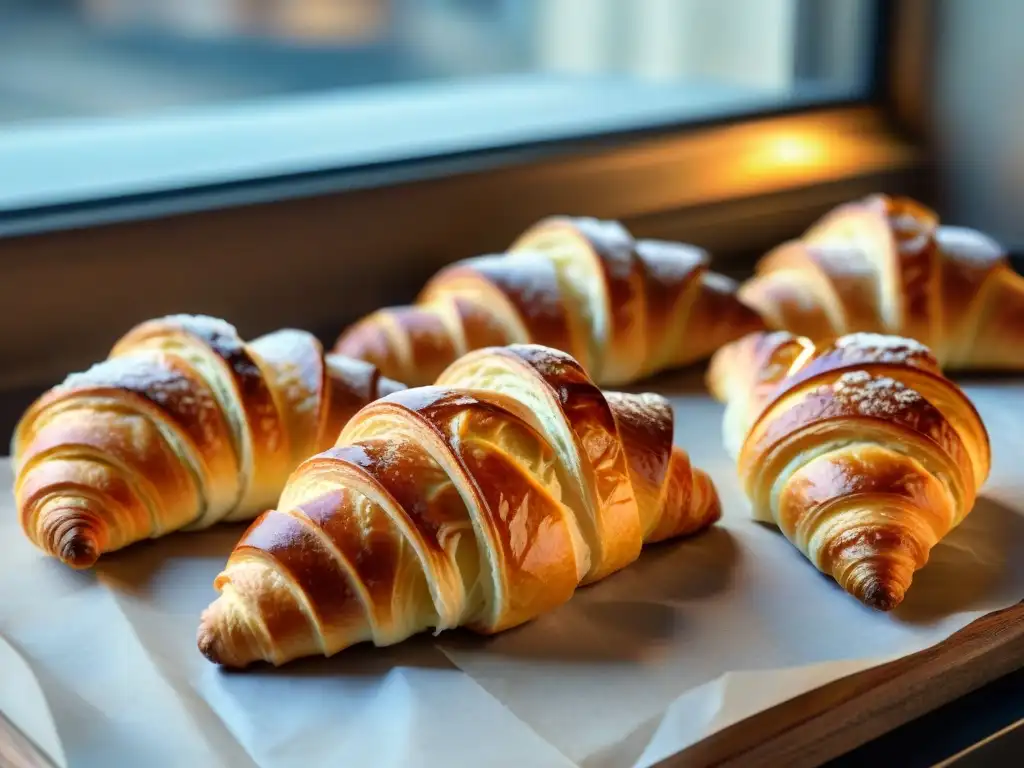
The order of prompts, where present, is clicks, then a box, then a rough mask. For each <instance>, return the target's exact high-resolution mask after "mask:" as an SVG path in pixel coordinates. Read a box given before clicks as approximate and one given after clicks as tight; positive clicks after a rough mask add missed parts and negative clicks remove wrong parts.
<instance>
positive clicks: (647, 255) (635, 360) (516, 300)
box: [334, 217, 764, 386]
mask: <svg viewBox="0 0 1024 768" xmlns="http://www.w3.org/2000/svg"><path fill="white" fill-rule="evenodd" d="M708 258H709V257H708V254H707V253H706V252H705V251H703V250H701V249H699V248H695V247H693V246H689V245H683V244H681V243H671V242H664V241H659V240H634V239H633V237H632V235H630V233H629V232H628V231H626V229H625V228H624V227H623V226H622V225H621V224H619V223H617V222H613V221H599V220H597V219H592V218H568V217H553V218H548V219H544V220H542V221H541V222H539V223H537V224H535V225H534V226H533V227H531V228H530V229H528V230H527V231H526V232H524V233H523V234H522V235H521V236H520V237H519V238H518V239H517V240H516V241H515V242H514V243H513V244H512V246H511V247H510V248H509V250H508V252H507V253H505V254H501V255H488V256H478V257H475V258H470V259H465V260H462V261H459V262H456V263H455V264H452V265H449V266H448V267H446V268H444V269H442V270H441V271H440V272H438V273H437V274H436V275H435V276H434V277H433V278H432V279H431V280H429V281H428V282H427V285H426V286H425V287H424V289H423V290H422V292H421V293H420V295H419V297H418V299H417V301H416V304H415V305H413V306H410V307H392V308H388V309H382V310H378V311H377V312H374V313H373V314H371V315H368V316H367V317H365V318H364V319H363V320H361V321H359V322H357V323H356V324H355V325H353V326H352V327H350V328H349V329H348V330H346V331H345V332H344V333H342V335H341V336H340V338H339V339H338V341H337V344H336V345H335V348H334V350H335V352H337V353H338V354H342V355H348V356H351V357H356V358H360V359H364V360H369V361H370V362H372V363H374V364H375V365H377V366H378V367H379V368H380V369H381V371H383V372H384V373H385V375H388V376H391V377H393V378H397V379H398V380H400V381H404V382H406V383H407V384H409V385H410V386H414V385H416V386H418V385H423V384H431V383H433V381H434V380H435V379H436V378H437V376H438V374H440V372H441V371H442V370H443V369H444V368H445V367H446V366H448V365H449V364H450V363H452V362H453V361H455V360H456V359H457V358H459V357H461V356H462V355H463V354H465V353H466V352H468V351H471V350H474V349H480V348H483V347H488V346H500V345H504V344H519V343H527V342H530V343H536V344H541V345H544V346H548V347H553V348H555V349H559V350H562V351H564V352H568V353H569V354H570V355H572V356H573V357H574V358H575V359H576V360H578V361H579V362H580V363H581V364H582V365H583V367H584V369H585V370H586V371H587V372H588V373H589V374H590V376H591V378H592V379H593V380H594V381H595V382H597V383H598V384H599V385H601V386H618V385H623V384H627V383H631V382H633V381H636V380H638V379H641V378H643V377H645V376H648V375H651V374H654V373H657V372H659V371H662V370H666V369H669V368H674V367H679V366H683V365H687V364H689V363H693V362H696V361H698V360H703V359H706V358H707V357H709V356H710V355H711V353H712V352H713V351H714V350H716V349H717V348H719V347H720V346H722V345H723V344H725V343H726V342H728V341H731V340H733V339H736V338H739V337H740V336H742V335H743V334H745V333H748V332H750V331H754V330H758V329H761V328H763V327H764V325H763V323H762V321H761V319H760V318H759V317H758V315H757V314H756V313H755V312H754V311H752V310H751V309H750V308H748V307H746V306H744V305H743V304H742V303H741V302H740V301H738V300H737V298H736V295H735V293H736V288H737V285H736V284H735V283H734V282H733V281H732V280H730V279H729V278H726V277H724V276H723V275H720V274H717V273H714V272H710V271H708Z"/></svg>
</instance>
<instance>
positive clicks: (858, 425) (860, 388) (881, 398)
mask: <svg viewBox="0 0 1024 768" xmlns="http://www.w3.org/2000/svg"><path fill="white" fill-rule="evenodd" d="M708 385H709V388H710V389H711V391H712V393H713V394H714V395H715V397H717V398H718V399H719V400H721V401H724V402H726V404H727V405H726V417H725V421H724V427H723V429H724V431H725V442H726V445H727V447H728V448H729V450H730V452H731V453H732V454H733V456H734V457H735V458H736V459H737V461H738V471H739V476H740V480H741V482H742V484H743V487H744V490H745V491H746V494H747V496H748V497H749V499H750V501H751V506H752V510H753V515H754V517H755V519H758V520H761V521H764V522H769V523H774V524H776V525H778V527H779V528H780V529H781V530H782V532H783V533H784V534H785V536H786V538H788V539H789V540H790V541H791V542H792V543H793V544H794V545H795V546H796V547H797V548H798V549H799V550H800V551H801V552H803V554H804V555H806V556H807V558H808V559H809V560H810V561H811V562H812V563H814V565H815V566H817V568H818V569H819V570H820V571H822V572H823V573H826V574H829V575H831V576H832V577H833V578H835V580H836V581H837V582H838V583H839V585H840V586H842V587H843V589H845V590H846V591H847V592H849V593H850V594H851V595H853V596H854V597H856V598H857V599H858V600H860V601H861V602H863V603H864V604H866V605H868V606H870V607H872V608H876V609H879V610H883V611H886V610H891V609H892V608H895V607H896V606H898V605H899V604H900V603H901V602H902V601H903V599H904V597H905V595H906V592H907V589H908V588H909V587H910V584H911V580H912V579H913V575H914V572H915V571H917V570H918V569H920V568H922V567H924V565H925V564H926V563H927V561H928V556H929V552H930V551H931V549H932V547H934V546H935V545H936V544H937V543H938V542H939V541H940V540H941V539H942V538H943V537H944V536H945V535H946V534H948V533H949V532H950V531H951V530H952V529H953V528H954V527H956V526H957V525H959V524H960V522H962V521H963V519H964V517H965V516H966V515H967V514H968V513H969V512H970V511H971V508H972V507H973V506H974V500H975V496H976V494H977V492H978V489H979V488H980V487H981V486H982V484H983V483H984V482H985V480H986V479H987V477H988V473H989V467H990V461H991V455H990V448H989V441H988V433H987V432H986V429H985V426H984V424H983V423H982V421H981V418H980V417H979V416H978V413H977V411H976V410H975V409H974V406H973V405H972V404H971V402H970V400H968V398H967V396H966V395H965V394H964V393H963V391H961V390H960V388H959V387H957V386H956V384H954V383H953V382H951V381H950V380H949V379H947V378H945V377H944V376H943V375H942V374H941V373H940V369H939V365H938V361H937V360H936V358H935V356H934V355H933V354H932V352H931V351H930V350H929V349H928V348H927V347H925V346H924V345H922V344H921V343H919V342H917V341H914V340H912V339H906V338H901V337H897V336H891V335H890V336H887V335H880V334H870V333H855V334H849V335H846V336H842V337H840V338H838V339H836V340H834V341H832V342H825V343H821V344H818V345H815V344H813V343H812V342H811V341H810V340H809V339H806V338H798V337H795V336H793V335H792V334H789V333H785V332H774V333H756V334H752V335H750V336H748V337H745V338H743V339H740V340H738V341H736V342H733V343H732V344H730V345H728V346H726V347H724V348H723V349H722V350H721V351H720V352H718V353H716V355H715V356H714V357H713V358H712V360H711V364H710V366H709V369H708Z"/></svg>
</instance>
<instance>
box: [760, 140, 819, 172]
mask: <svg viewBox="0 0 1024 768" xmlns="http://www.w3.org/2000/svg"><path fill="white" fill-rule="evenodd" d="M765 155H766V156H765V160H766V161H767V164H774V165H803V166H805V165H816V164H817V163H819V162H821V161H822V160H823V159H824V157H825V148H824V146H823V145H822V142H821V139H820V137H817V136H809V135H806V134H803V135H800V134H781V135H778V136H773V137H771V138H770V139H769V141H768V147H767V151H766V152H765Z"/></svg>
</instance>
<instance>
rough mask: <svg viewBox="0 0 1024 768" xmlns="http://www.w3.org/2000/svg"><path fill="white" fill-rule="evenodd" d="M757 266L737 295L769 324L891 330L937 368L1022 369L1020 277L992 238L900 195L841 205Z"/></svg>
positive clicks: (829, 333) (822, 332)
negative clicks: (923, 350) (926, 353)
mask: <svg viewBox="0 0 1024 768" xmlns="http://www.w3.org/2000/svg"><path fill="white" fill-rule="evenodd" d="M756 272H757V273H756V274H755V276H754V277H753V278H751V279H750V280H748V281H747V282H746V283H744V284H743V285H742V286H741V288H740V291H739V296H740V297H741V298H742V299H743V300H744V301H745V302H746V303H747V304H749V305H750V306H752V307H754V308H755V309H756V310H757V311H758V312H760V313H761V315H762V316H763V317H764V319H765V321H766V323H767V324H768V325H769V326H770V327H771V328H776V329H782V330H786V331H790V332H792V333H794V334H797V335H802V336H806V337H808V338H810V339H812V340H813V341H816V342H823V341H827V340H828V339H830V338H835V337H837V336H842V335H844V334H849V333H855V332H872V333H885V334H895V335H899V336H903V337H906V338H912V339H915V340H917V341H920V342H921V343H923V344H925V345H927V346H928V347H929V349H931V351H932V352H933V353H934V354H935V356H936V358H937V359H938V361H939V363H940V365H942V366H943V368H948V369H971V368H973V369H1002V370H1024V277H1022V276H1021V275H1019V274H1017V273H1016V272H1015V271H1014V270H1013V268H1012V267H1011V266H1010V263H1009V260H1008V258H1007V256H1006V253H1005V251H1004V250H1003V248H1002V247H1000V245H999V244H998V243H996V242H995V241H994V240H992V238H990V237H988V236H986V235H984V234H982V233H981V232H978V231H976V230H972V229H967V228H964V227H952V226H947V225H942V224H940V222H939V218H938V216H937V215H936V214H935V212H934V211H932V210H930V209H928V208H926V207H925V206H923V205H921V204H920V203H918V202H915V201H913V200H910V199H908V198H893V197H888V196H885V195H872V196H870V197H868V198H865V199H863V200H858V201H855V202H851V203H846V204H845V205H841V206H839V207H838V208H836V209H834V210H833V211H831V212H830V213H828V214H826V215H825V216H824V217H823V218H822V219H821V220H819V221H818V222H816V223H815V224H814V225H813V226H812V227H811V228H810V229H808V231H807V232H805V233H804V234H803V235H802V236H801V237H800V238H798V239H796V240H793V241H790V242H787V243H783V244H782V245H780V246H779V247H777V248H775V249H773V250H772V251H771V252H770V253H768V254H767V255H765V257H764V258H763V259H761V261H760V262H759V264H758V265H757V271H756Z"/></svg>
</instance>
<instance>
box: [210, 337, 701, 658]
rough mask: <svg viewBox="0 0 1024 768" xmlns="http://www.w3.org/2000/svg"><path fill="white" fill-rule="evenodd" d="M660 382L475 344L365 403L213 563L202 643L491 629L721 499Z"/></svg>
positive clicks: (267, 650) (246, 652) (626, 560)
mask: <svg viewBox="0 0 1024 768" xmlns="http://www.w3.org/2000/svg"><path fill="white" fill-rule="evenodd" d="M672 436H673V414H672V409H671V406H670V405H669V403H668V401H667V400H665V399H664V398H662V397H660V396H658V395H653V394H618V393H603V392H602V391H601V390H599V389H598V388H597V386H596V385H595V384H594V383H593V382H592V381H591V380H590V379H589V377H588V376H587V375H586V373H585V372H584V370H583V368H582V366H581V365H580V364H579V363H578V362H577V361H575V360H573V359H572V358H571V357H570V356H569V355H567V354H565V353H563V352H560V351H557V350H553V349H550V348H546V347H542V346H538V345H513V346H510V347H507V348H489V349H483V350H478V351H475V352H473V353H470V354H469V355H467V356H465V357H463V358H461V359H459V360H458V361H456V362H455V363H454V364H453V365H452V366H451V367H449V368H448V369H447V370H446V371H444V372H443V373H442V374H441V376H440V377H439V379H438V382H437V383H436V385H434V386H429V387H420V388H416V389H409V390H405V391H403V392H398V393H396V394H393V395H390V396H388V397H386V398H383V399H381V400H378V401H377V402H375V403H371V404H370V405H368V406H366V407H365V408H364V409H363V410H361V411H360V412H359V413H358V414H356V415H355V416H354V417H353V418H352V420H351V421H349V423H348V425H347V426H346V427H345V428H344V430H343V431H342V433H341V436H340V437H339V438H338V442H337V444H336V445H335V447H334V448H332V449H330V450H328V451H325V452H323V453H321V454H319V455H317V456H315V457H313V458H311V459H308V460H307V461H305V462H304V463H303V464H302V465H300V466H299V468H298V469H297V470H296V471H295V473H294V474H293V475H292V476H291V478H290V480H289V481H288V484H287V486H286V487H285V490H284V492H283V493H282V495H281V500H280V503H279V505H278V508H277V511H269V512H267V513H265V514H264V515H262V516H261V517H260V518H259V519H257V520H256V521H255V522H254V523H253V524H252V525H251V526H250V528H249V530H248V531H247V532H246V534H245V535H244V537H243V538H242V540H241V541H240V542H239V544H238V546H237V547H236V548H235V550H234V552H232V554H231V556H230V558H229V560H228V563H227V565H226V567H225V569H224V570H223V572H221V573H220V575H219V576H218V577H217V578H216V581H215V587H216V588H217V590H219V592H220V595H219V597H218V598H217V599H216V600H215V601H214V602H213V603H212V604H211V605H210V607H209V608H207V609H206V611H205V612H204V613H203V616H202V620H201V625H200V627H199V631H198V644H199V648H200V650H201V651H202V653H203V654H205V655H206V656H207V657H208V658H209V659H210V660H211V661H213V662H215V663H217V664H221V665H225V666H230V667H244V666H246V665H248V664H249V663H251V662H253V661H257V660H265V661H269V662H271V663H273V664H275V665H279V664H283V663H285V662H287V661H289V660H291V659H295V658H297V657H300V656H308V655H316V654H322V655H327V656H330V655H332V654H334V653H337V652H338V651H341V650H342V649H344V648H346V647H348V646H351V645H353V644H355V643H359V642H362V641H372V642H373V643H374V644H376V645H377V646H385V645H389V644H393V643H398V642H400V641H402V640H404V639H405V638H408V637H410V636H411V635H413V634H416V633H419V632H422V631H424V630H429V629H434V630H435V632H440V631H442V630H445V629H450V628H454V627H458V626H462V627H467V628H469V629H471V630H474V631H476V632H479V633H484V634H490V633H495V632H499V631H501V630H505V629H508V628H510V627H514V626H516V625H519V624H522V623H524V622H527V621H529V620H531V619H533V618H535V617H536V616H538V615H540V614H542V613H544V612H545V611H549V610H551V609H553V608H555V607H556V606H558V605H560V604H562V603H564V602H565V601H567V600H568V599H569V598H570V597H571V596H572V595H573V593H574V592H575V590H576V588H577V587H578V586H580V585H583V584H589V583H592V582H594V581H597V580H599V579H601V578H603V577H605V576H607V575H609V574H611V573H613V572H615V571H617V570H619V569H621V568H623V567H625V566H627V565H628V564H630V563H631V562H633V561H634V560H635V559H636V558H637V557H638V555H639V553H640V549H641V545H642V544H643V543H644V542H653V541H659V540H663V539H668V538H671V537H676V536H682V535H687V534H692V533H696V532H697V531H699V530H701V529H703V528H704V527H706V526H708V525H711V524H712V523H713V522H715V521H716V520H717V519H718V518H719V516H720V514H721V512H720V506H719V501H718V495H717V493H716V491H715V488H714V486H713V485H712V482H711V480H710V478H709V477H708V475H707V474H705V473H704V472H702V471H701V470H699V469H695V468H693V467H692V466H691V465H690V461H689V459H688V457H687V454H686V453H685V452H684V451H683V450H681V449H680V448H678V447H674V446H673V444H672Z"/></svg>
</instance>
